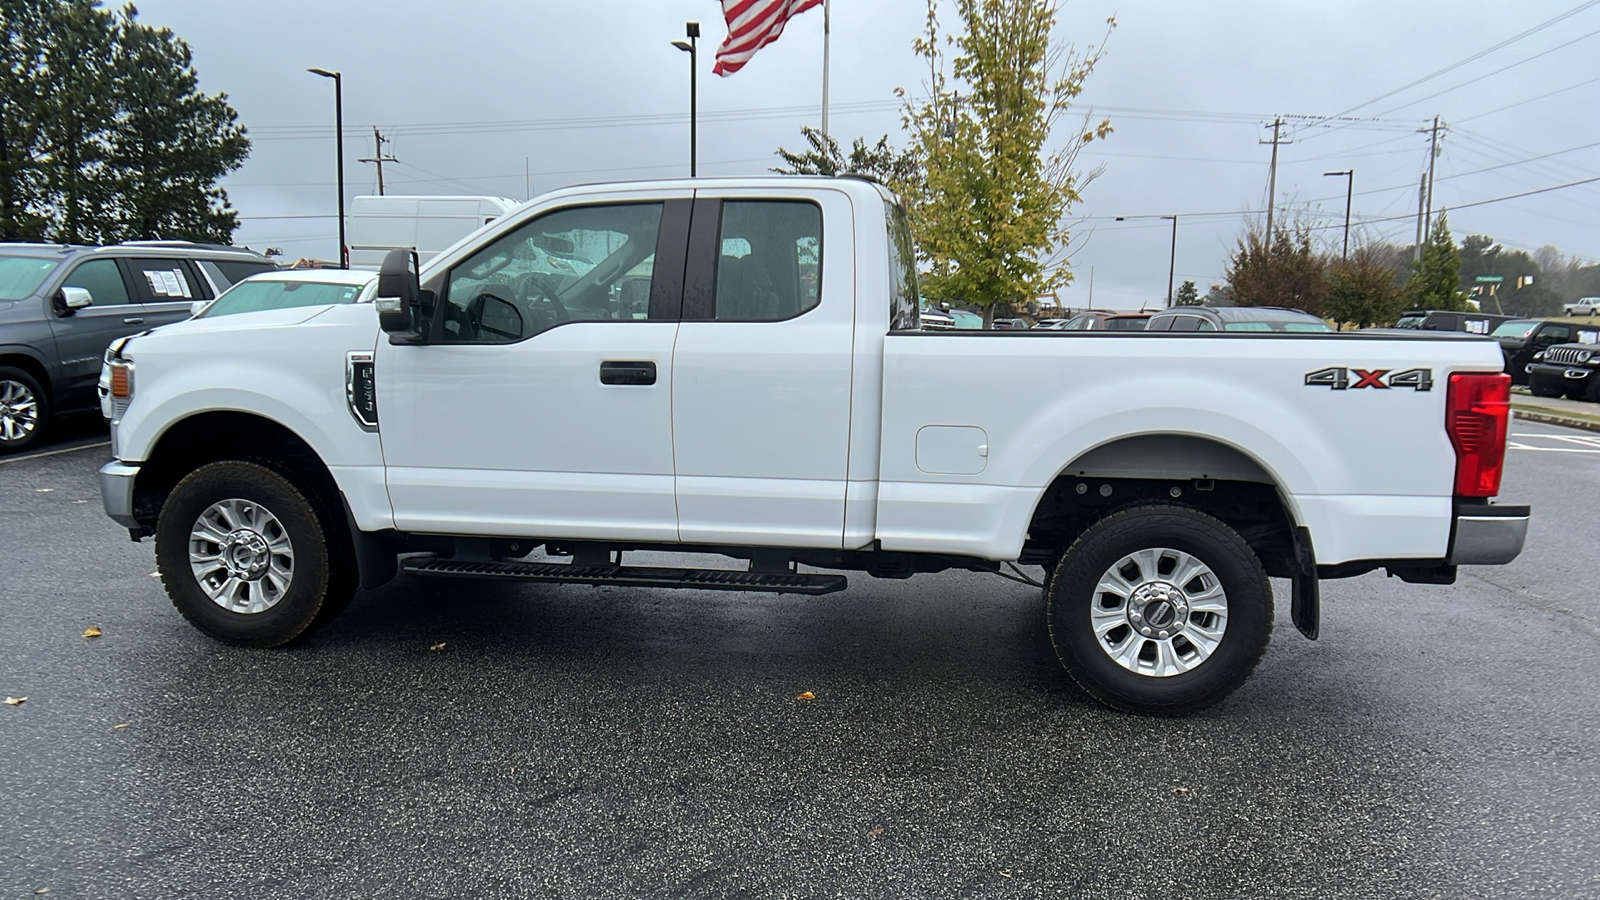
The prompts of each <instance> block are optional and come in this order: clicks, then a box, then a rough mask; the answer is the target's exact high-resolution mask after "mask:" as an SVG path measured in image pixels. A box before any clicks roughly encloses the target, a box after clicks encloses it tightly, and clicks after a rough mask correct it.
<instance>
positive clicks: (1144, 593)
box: [1047, 504, 1272, 715]
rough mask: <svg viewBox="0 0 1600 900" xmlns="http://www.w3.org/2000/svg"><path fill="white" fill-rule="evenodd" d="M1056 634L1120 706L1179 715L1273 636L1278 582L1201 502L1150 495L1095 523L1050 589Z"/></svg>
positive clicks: (1073, 669)
mask: <svg viewBox="0 0 1600 900" xmlns="http://www.w3.org/2000/svg"><path fill="white" fill-rule="evenodd" d="M1047 596H1048V607H1049V624H1050V640H1051V643H1052V644H1053V645H1054V646H1055V651H1056V656H1057V657H1058V658H1059V659H1060V660H1061V664H1062V666H1063V667H1065V668H1066V670H1067V672H1068V673H1069V674H1070V675H1071V676H1072V678H1073V680H1074V681H1076V682H1077V683H1078V684H1079V685H1080V686H1081V687H1082V688H1083V689H1084V690H1085V691H1087V692H1088V693H1089V694H1090V695H1092V696H1093V697H1095V698H1096V699H1097V700H1099V701H1101V702H1102V703H1105V704H1106V705H1108V706H1111V707H1114V708H1116V709H1121V710H1124V711H1127V712H1135V713H1143V714H1147V715H1182V714H1184V713H1190V712H1194V711H1196V710H1201V709H1205V708H1206V707H1208V706H1211V705H1212V704H1214V703H1216V702H1218V701H1220V700H1222V699H1223V698H1224V697H1226V696H1228V694H1230V693H1232V692H1233V690H1234V689H1235V688H1237V687H1238V686H1239V685H1240V684H1241V683H1243V682H1244V680H1245V679H1246V678H1247V677H1249V675H1250V672H1251V671H1252V670H1254V669H1255V666H1256V663H1257V661H1259V660H1260V659H1261V655H1262V653H1264V652H1265V651H1266V648H1267V641H1268V639H1269V638H1270V637H1271V635H1272V585H1271V583H1270V582H1269V581H1268V580H1267V575H1266V572H1265V571H1264V570H1263V569H1262V568H1261V562H1260V560H1258V559H1257V558H1256V555H1255V553H1254V552H1253V551H1252V550H1251V549H1250V546H1249V545H1248V544H1246V543H1245V542H1244V540H1243V539H1242V538H1240V537H1239V535H1238V534H1237V533H1236V532H1235V531H1234V530H1233V529H1231V528H1229V527H1228V526H1227V525H1226V524H1224V523H1222V522H1221V521H1219V520H1217V519H1215V518H1213V517H1211V516H1208V515H1206V514H1205V513H1202V512H1200V511H1198V510H1194V509H1190V508H1188V507H1183V506H1174V505H1168V504H1152V505H1146V506H1138V507H1133V508H1130V509H1125V510H1122V511H1120V512H1116V513H1113V514H1111V515H1109V516H1107V517H1106V518H1104V519H1101V520H1100V521H1099V522H1097V523H1095V524H1094V525H1092V526H1091V527H1090V528H1089V529H1088V530H1087V531H1085V532H1084V533H1083V534H1082V536H1080V537H1079V538H1078V539H1077V540H1076V541H1075V542H1074V543H1073V544H1072V546H1071V547H1070V548H1068V550H1067V551H1066V553H1064V554H1063V555H1062V557H1061V560H1060V562H1059V563H1058V564H1057V567H1056V571H1055V576H1054V577H1053V578H1052V579H1051V584H1050V590H1049V592H1048V595H1047Z"/></svg>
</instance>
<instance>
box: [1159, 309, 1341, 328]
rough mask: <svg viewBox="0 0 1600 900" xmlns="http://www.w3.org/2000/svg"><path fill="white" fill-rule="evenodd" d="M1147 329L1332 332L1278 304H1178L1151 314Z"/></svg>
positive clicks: (1323, 324)
mask: <svg viewBox="0 0 1600 900" xmlns="http://www.w3.org/2000/svg"><path fill="white" fill-rule="evenodd" d="M1145 330H1146V331H1288V332H1312V331H1332V330H1333V329H1332V328H1329V327H1328V323H1327V322H1324V321H1322V320H1321V319H1319V318H1317V317H1316V316H1313V315H1312V314H1310V313H1308V312H1301V311H1300V310H1298V309H1284V308H1281V307H1277V306H1237V307H1235V306H1223V307H1211V306H1178V307H1174V308H1172V309H1163V310H1161V311H1160V312H1158V313H1156V314H1155V315H1152V316H1151V317H1150V321H1149V323H1148V324H1146V325H1145Z"/></svg>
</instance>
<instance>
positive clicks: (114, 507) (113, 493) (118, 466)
mask: <svg viewBox="0 0 1600 900" xmlns="http://www.w3.org/2000/svg"><path fill="white" fill-rule="evenodd" d="M138 477H139V467H138V466H130V465H127V464H126V463H121V462H117V461H115V460H113V461H111V462H108V463H106V464H105V466H103V467H102V468H101V469H100V502H101V503H104V504H105V507H106V515H108V516H110V517H111V521H113V522H116V523H117V524H118V525H121V526H123V527H125V528H138V527H139V520H138V519H136V518H134V516H133V482H134V479H136V478H138Z"/></svg>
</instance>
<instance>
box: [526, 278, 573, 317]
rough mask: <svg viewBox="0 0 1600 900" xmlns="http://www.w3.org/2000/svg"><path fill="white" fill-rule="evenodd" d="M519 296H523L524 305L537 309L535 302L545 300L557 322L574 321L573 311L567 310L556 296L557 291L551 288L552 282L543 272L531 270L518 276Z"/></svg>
mask: <svg viewBox="0 0 1600 900" xmlns="http://www.w3.org/2000/svg"><path fill="white" fill-rule="evenodd" d="M517 296H518V297H521V298H522V302H523V305H524V306H526V307H528V308H530V309H535V310H537V309H538V307H537V306H535V304H536V303H538V302H540V301H543V303H544V305H545V306H547V307H549V310H550V314H551V315H553V316H554V317H555V320H556V321H557V322H570V321H572V313H570V312H567V308H566V306H564V305H562V303H561V300H560V299H558V298H557V297H556V292H555V291H554V290H551V288H550V283H549V281H548V280H547V278H546V276H545V275H544V274H543V273H542V272H529V273H528V274H526V275H523V276H522V277H521V278H518V279H517Z"/></svg>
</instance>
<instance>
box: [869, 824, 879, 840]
mask: <svg viewBox="0 0 1600 900" xmlns="http://www.w3.org/2000/svg"><path fill="white" fill-rule="evenodd" d="M867 834H869V835H871V836H873V837H877V836H878V835H880V834H883V826H882V825H878V826H876V827H874V828H869V829H867Z"/></svg>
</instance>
